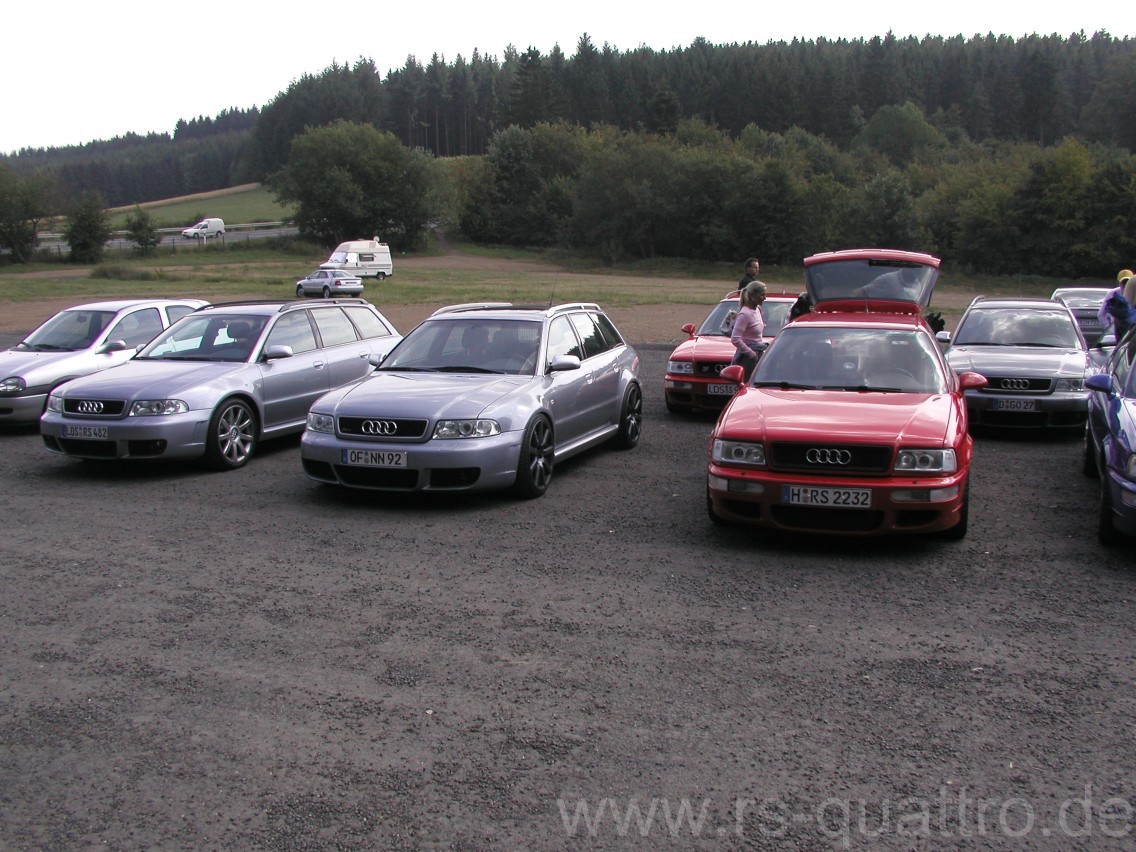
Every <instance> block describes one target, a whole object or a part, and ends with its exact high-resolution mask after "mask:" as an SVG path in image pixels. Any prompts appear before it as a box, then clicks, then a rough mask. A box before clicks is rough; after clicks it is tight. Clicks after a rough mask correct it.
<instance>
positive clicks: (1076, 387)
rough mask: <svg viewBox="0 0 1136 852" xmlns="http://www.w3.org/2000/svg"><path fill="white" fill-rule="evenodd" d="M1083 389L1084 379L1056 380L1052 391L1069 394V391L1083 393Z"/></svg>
mask: <svg viewBox="0 0 1136 852" xmlns="http://www.w3.org/2000/svg"><path fill="white" fill-rule="evenodd" d="M1084 389H1085V380H1084V379H1058V380H1057V384H1056V385H1054V390H1056V391H1057V392H1058V393H1060V392H1062V391H1064V392H1065V393H1069V392H1071V391H1083V390H1084Z"/></svg>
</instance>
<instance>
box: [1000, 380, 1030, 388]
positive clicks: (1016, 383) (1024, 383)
mask: <svg viewBox="0 0 1136 852" xmlns="http://www.w3.org/2000/svg"><path fill="white" fill-rule="evenodd" d="M1002 390H1029V379H1002Z"/></svg>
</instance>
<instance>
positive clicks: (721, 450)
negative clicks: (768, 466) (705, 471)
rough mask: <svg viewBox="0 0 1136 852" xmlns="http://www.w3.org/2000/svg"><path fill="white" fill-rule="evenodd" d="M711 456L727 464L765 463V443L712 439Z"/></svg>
mask: <svg viewBox="0 0 1136 852" xmlns="http://www.w3.org/2000/svg"><path fill="white" fill-rule="evenodd" d="M711 458H713V459H714V461H716V462H726V463H728V464H759V465H764V464H765V445H764V444H752V443H749V442H748V441H723V440H720V439H719V440H716V441H714V448H713V450H712V451H711Z"/></svg>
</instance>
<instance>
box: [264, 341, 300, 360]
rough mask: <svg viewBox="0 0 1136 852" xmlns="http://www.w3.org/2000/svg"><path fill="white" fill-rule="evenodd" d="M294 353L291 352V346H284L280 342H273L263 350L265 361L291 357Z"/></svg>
mask: <svg viewBox="0 0 1136 852" xmlns="http://www.w3.org/2000/svg"><path fill="white" fill-rule="evenodd" d="M293 354H295V353H293V352H292V347H291V346H284V345H283V344H281V343H274V344H272V345H271V346H269V347H268V348H267V349H265V350H264V360H265V361H276V360H277V359H279V358H291V357H292V355H293Z"/></svg>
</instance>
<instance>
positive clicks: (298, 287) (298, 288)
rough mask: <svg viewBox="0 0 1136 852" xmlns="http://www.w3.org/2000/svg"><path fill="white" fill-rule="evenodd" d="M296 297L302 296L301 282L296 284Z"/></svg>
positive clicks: (302, 286) (302, 287) (300, 297)
mask: <svg viewBox="0 0 1136 852" xmlns="http://www.w3.org/2000/svg"><path fill="white" fill-rule="evenodd" d="M296 298H297V299H302V298H304V285H303V284H297V285H296Z"/></svg>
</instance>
